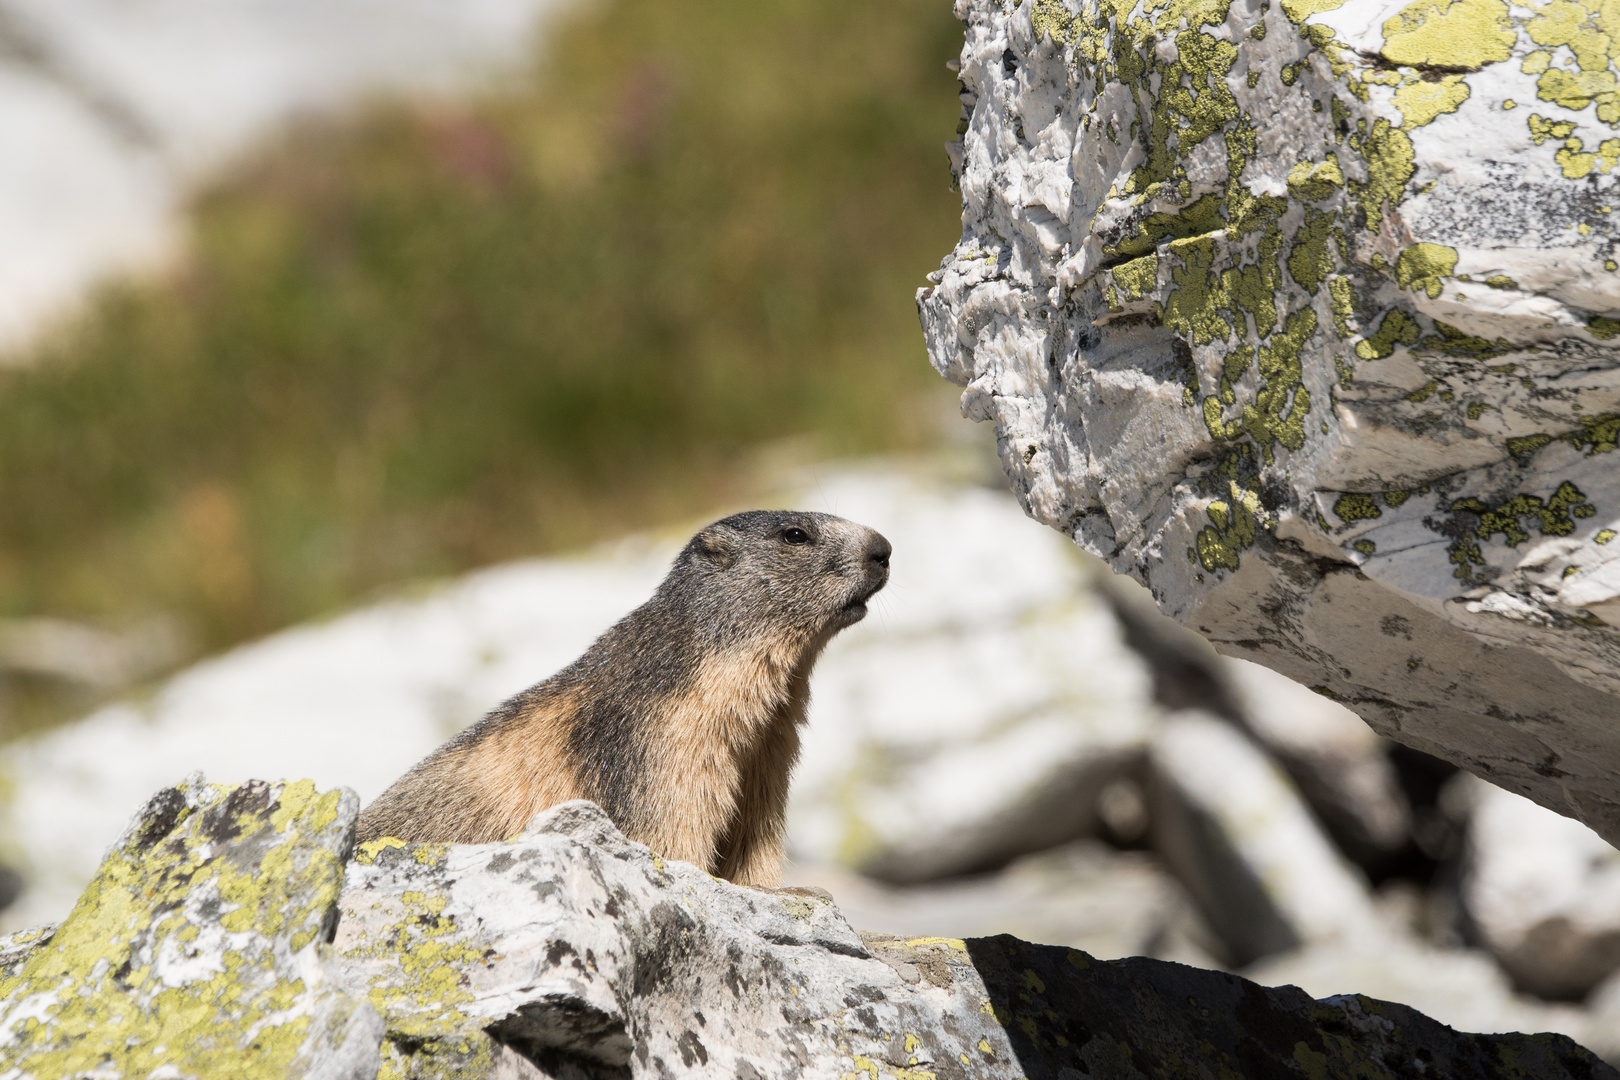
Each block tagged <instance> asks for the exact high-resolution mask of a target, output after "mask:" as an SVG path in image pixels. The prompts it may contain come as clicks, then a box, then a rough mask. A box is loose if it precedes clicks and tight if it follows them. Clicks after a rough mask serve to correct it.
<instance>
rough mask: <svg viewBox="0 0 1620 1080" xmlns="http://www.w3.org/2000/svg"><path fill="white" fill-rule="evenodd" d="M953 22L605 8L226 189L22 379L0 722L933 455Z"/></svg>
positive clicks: (348, 120)
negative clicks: (414, 594)
mask: <svg viewBox="0 0 1620 1080" xmlns="http://www.w3.org/2000/svg"><path fill="white" fill-rule="evenodd" d="M147 6H148V7H152V6H154V5H151V4H149V5H147ZM169 6H170V7H174V6H175V5H174V4H172V3H171V4H170V5H169ZM959 38H960V27H959V24H957V23H956V22H955V20H953V19H952V17H951V15H950V11H949V5H948V4H944V3H941V2H938V0H895V2H892V3H886V4H880V5H872V4H857V3H851V2H847V0H817V2H814V3H811V2H803V0H775V2H770V3H759V2H747V3H743V2H731V0H727V2H718V3H709V4H693V5H671V4H659V3H653V2H650V0H601V2H595V3H591V4H588V5H585V6H582V7H579V8H577V9H575V10H573V11H571V12H569V13H565V14H560V15H558V16H556V17H554V18H552V19H550V20H548V21H546V23H545V26H544V28H543V30H542V31H541V32H540V33H539V34H537V35H536V37H535V40H536V44H535V45H534V47H533V56H532V58H531V59H530V60H529V61H528V62H527V63H526V64H523V65H520V66H519V68H520V70H518V71H517V72H515V73H514V72H511V71H508V72H507V73H505V74H504V75H502V76H498V77H491V78H489V79H486V80H485V82H486V84H487V85H486V86H485V87H483V88H482V89H481V90H479V91H478V92H475V93H472V94H463V95H460V96H453V95H447V94H443V93H437V94H433V95H432V96H431V97H428V99H427V100H425V101H424V100H422V98H421V96H420V95H419V96H418V97H417V99H416V100H415V101H414V102H412V101H410V100H409V99H407V100H406V101H394V102H392V103H390V102H389V101H386V100H372V101H369V102H367V103H365V104H362V105H358V106H356V105H353V104H351V105H349V106H348V107H345V108H342V109H339V110H336V111H333V110H328V111H327V113H326V114H325V115H323V116H317V117H312V118H306V119H303V120H300V121H298V122H294V123H292V124H290V125H287V126H284V127H282V128H281V129H279V130H278V131H277V132H276V133H275V134H274V136H273V137H271V138H270V139H269V140H268V144H267V145H261V146H259V147H257V148H255V149H253V150H252V151H250V152H249V153H247V154H245V155H239V156H238V157H237V159H236V160H234V161H232V162H231V163H229V164H228V165H227V166H226V167H224V168H223V171H219V170H216V171H215V173H214V174H213V175H212V178H211V179H209V180H208V181H207V182H206V184H205V186H204V187H203V188H202V190H201V191H200V192H199V193H197V194H195V195H194V196H193V197H192V198H191V200H190V202H189V206H188V228H189V234H190V235H189V241H188V250H187V252H186V254H184V255H182V256H181V258H180V259H178V260H177V261H175V262H174V263H173V266H174V268H173V269H171V270H169V271H166V272H163V273H160V274H156V275H154V274H151V273H148V274H145V275H142V276H137V277H135V278H133V279H126V280H124V281H122V282H119V283H115V284H110V285H106V286H104V287H103V288H101V290H100V291H99V292H98V293H97V294H96V295H95V296H94V297H93V299H92V300H91V301H90V302H89V303H88V304H87V305H85V306H84V308H83V309H82V310H81V311H80V312H79V313H78V315H77V316H76V317H74V318H71V319H67V320H65V321H59V322H58V323H57V324H56V325H55V326H54V327H53V328H52V329H51V330H50V331H48V332H47V333H45V334H44V335H43V336H39V335H36V336H35V339H34V340H33V341H32V342H31V343H29V344H28V345H26V346H23V347H20V348H18V349H15V350H13V354H12V355H11V356H10V357H9V358H8V359H9V365H8V367H7V369H6V370H3V371H0V506H3V507H4V508H5V509H4V512H3V513H0V619H4V620H7V622H5V623H0V663H3V662H4V661H5V660H6V659H7V658H9V660H10V663H9V665H7V666H8V667H9V672H8V673H7V677H6V678H5V679H4V681H3V682H0V686H3V688H4V692H5V699H4V700H3V701H0V737H5V736H15V735H17V734H20V733H22V732H24V731H27V730H31V729H35V728H38V727H40V726H42V725H47V724H49V723H51V722H53V721H55V720H57V719H61V718H63V717H64V716H66V715H69V714H71V713H72V712H73V711H75V710H77V709H80V708H82V707H83V706H84V705H85V704H87V703H88V700H90V699H91V698H93V696H94V695H95V694H96V693H97V692H98V691H103V690H106V689H110V688H117V687H118V686H120V685H122V684H123V683H127V681H128V678H129V677H130V676H131V675H132V674H139V675H151V674H155V673H157V671H159V670H162V669H163V668H166V667H172V666H174V665H175V664H176V663H178V662H179V661H181V660H183V659H187V658H189V657H192V656H196V655H200V654H202V653H206V652H213V651H217V650H218V649H220V648H223V647H225V646H228V645H231V644H233V643H236V642H239V641H242V640H244V639H246V638H249V637H252V636H256V635H259V634H263V633H265V632H267V631H269V630H272V629H275V628H277V627H280V626H284V625H287V624H289V623H292V622H295V621H298V620H301V619H307V618H309V617H311V616H316V615H321V614H324V613H329V612H333V611H336V610H339V609H341V608H343V607H344V606H345V605H348V604H352V603H353V602H355V601H356V600H358V599H360V598H362V597H366V596H370V595H372V594H374V593H375V592H376V591H377V590H378V589H381V588H387V587H395V586H398V585H400V584H402V583H408V582H412V581H418V580H424V579H428V578H433V577H438V576H442V575H445V574H450V573H454V572H456V571H459V570H463V569H466V568H468V567H472V566H477V565H481V564H485V563H489V562H493V561H497V560H501V559H508V558H512V557H514V556H518V555H525V554H532V553H536V552H544V551H551V550H556V549H558V548H562V547H566V546H570V545H578V544H581V543H584V542H587V541H590V540H593V539H597V538H600V537H604V536H607V535H611V534H613V533H615V532H618V531H622V530H625V529H627V528H632V527H637V526H645V525H647V524H650V523H653V522H659V521H665V520H670V519H671V518H678V519H684V518H687V517H690V516H693V515H694V514H698V513H700V512H701V511H703V510H706V509H709V508H713V507H716V506H720V505H723V504H727V503H729V502H730V501H734V500H735V499H737V498H738V497H740V496H741V495H742V494H743V493H744V492H746V491H747V490H748V489H749V487H750V484H754V483H756V480H755V479H754V478H755V477H756V475H757V470H758V467H759V465H760V464H761V462H762V461H764V462H777V461H780V460H782V459H787V460H790V461H791V460H803V459H806V458H809V457H814V456H817V455H822V454H850V453H865V452H871V451H876V450H893V449H899V448H915V447H917V446H919V445H922V444H923V443H925V442H927V441H928V440H929V439H930V438H932V437H933V435H934V432H935V418H936V416H937V415H938V413H939V412H940V410H939V409H938V408H937V401H938V399H939V397H940V396H941V395H942V393H943V392H942V389H941V388H940V387H939V386H938V385H936V384H937V380H936V379H935V378H934V377H933V376H932V375H931V374H930V372H929V370H928V367H927V364H926V361H925V358H924V354H923V349H922V343H921V340H920V336H919V334H918V331H917V326H916V317H915V311H914V306H913V300H912V293H913V292H914V290H915V289H916V287H917V286H918V285H920V284H921V283H922V278H923V275H924V274H926V273H927V272H928V271H929V270H931V269H933V268H934V266H936V265H937V263H938V259H939V257H940V255H941V254H942V253H943V252H945V251H946V250H948V249H949V247H950V246H951V245H952V244H953V243H954V241H955V238H956V234H957V232H958V229H959V224H958V222H959V205H958V202H957V199H956V196H955V195H954V194H953V193H952V192H951V191H950V190H949V184H950V177H949V172H948V167H947V164H946V161H945V157H944V155H943V153H942V150H941V143H942V142H943V140H944V139H946V138H948V137H949V135H950V132H951V130H952V125H953V124H954V122H955V117H956V112H957V105H956V100H955V82H954V80H953V79H952V77H951V75H950V74H949V73H948V72H947V71H946V69H945V62H946V60H947V59H949V58H950V57H952V56H953V55H954V54H955V52H956V50H957V49H958V48H959ZM944 396H946V397H947V398H948V394H946V395H944ZM41 617H47V618H49V619H52V620H67V621H68V624H69V625H65V626H64V625H63V624H61V623H58V622H45V623H41V622H38V621H37V620H39V619H40V618H41ZM19 620H23V621H19ZM28 620H33V621H28ZM98 647H99V648H100V650H101V653H100V654H97V653H96V649H97V648H98ZM86 650H89V653H90V654H95V655H101V654H106V658H105V662H104V663H101V664H100V665H99V666H97V665H96V664H95V663H92V662H90V661H89V660H88V659H87V652H86Z"/></svg>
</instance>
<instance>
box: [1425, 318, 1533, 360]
mask: <svg viewBox="0 0 1620 1080" xmlns="http://www.w3.org/2000/svg"><path fill="white" fill-rule="evenodd" d="M1434 328H1435V329H1436V330H1438V331H1439V333H1438V334H1430V335H1429V336H1428V337H1425V338H1423V339H1422V340H1421V341H1420V342H1418V347H1419V348H1421V349H1427V350H1429V351H1430V352H1439V353H1445V354H1447V355H1448V356H1471V357H1473V358H1474V359H1476V360H1488V359H1490V358H1491V357H1493V356H1501V355H1502V354H1503V353H1507V352H1512V351H1513V346H1512V345H1511V344H1509V343H1508V341H1507V339H1506V338H1497V339H1496V340H1495V341H1489V340H1487V339H1485V338H1482V337H1475V336H1474V335H1472V334H1469V333H1467V332H1466V331H1463V330H1459V329H1457V328H1456V327H1455V326H1451V325H1448V324H1447V323H1443V322H1439V321H1436V322H1435V324H1434Z"/></svg>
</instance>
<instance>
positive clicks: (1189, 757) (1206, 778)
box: [1151, 712, 1378, 966]
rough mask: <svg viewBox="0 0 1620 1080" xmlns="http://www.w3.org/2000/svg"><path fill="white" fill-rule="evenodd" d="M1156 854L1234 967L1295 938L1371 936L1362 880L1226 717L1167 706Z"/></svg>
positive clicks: (1157, 773)
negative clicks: (1196, 907) (1176, 710)
mask: <svg viewBox="0 0 1620 1080" xmlns="http://www.w3.org/2000/svg"><path fill="white" fill-rule="evenodd" d="M1152 764H1153V770H1154V779H1155V782H1154V785H1153V794H1152V801H1151V805H1152V811H1151V820H1152V839H1153V847H1154V850H1155V851H1156V852H1157V853H1158V854H1159V856H1160V857H1161V858H1163V859H1164V860H1165V862H1166V863H1167V864H1168V865H1169V867H1170V869H1171V870H1172V871H1173V872H1174V873H1175V874H1176V876H1177V877H1178V878H1180V879H1181V881H1182V883H1183V884H1184V885H1185V886H1186V887H1187V890H1188V892H1190V893H1191V894H1192V896H1193V898H1194V899H1195V900H1197V902H1198V904H1199V907H1200V909H1201V910H1202V912H1203V915H1204V918H1205V920H1206V921H1207V922H1208V923H1209V926H1210V929H1211V930H1213V931H1214V932H1215V934H1216V935H1217V937H1219V938H1220V940H1221V942H1222V944H1223V945H1224V946H1225V948H1226V952H1227V960H1228V962H1229V963H1232V964H1235V965H1238V966H1242V965H1244V964H1248V963H1251V962H1253V961H1254V960H1256V959H1258V958H1260V957H1263V956H1268V955H1271V954H1273V953H1280V952H1285V951H1287V950H1289V949H1293V948H1296V947H1298V946H1300V945H1303V944H1309V943H1317V942H1324V941H1337V940H1341V939H1345V940H1363V939H1368V938H1370V937H1373V936H1375V935H1376V934H1377V932H1378V923H1377V917H1376V915H1375V913H1374V910H1373V907H1372V901H1371V897H1370V896H1369V894H1368V891H1367V883H1366V881H1365V880H1364V879H1363V878H1362V877H1361V875H1360V872H1359V871H1357V870H1356V869H1355V868H1354V867H1352V866H1350V865H1349V864H1348V863H1347V862H1346V861H1345V859H1344V857H1343V856H1342V855H1340V854H1339V853H1338V851H1336V850H1335V849H1334V848H1333V845H1332V844H1331V843H1329V842H1328V839H1327V837H1325V836H1324V835H1323V834H1322V832H1321V829H1320V828H1319V827H1318V826H1317V824H1316V822H1315V820H1314V819H1313V818H1312V817H1311V814H1310V811H1309V810H1308V809H1307V808H1306V806H1305V804H1304V802H1303V801H1301V799H1300V797H1299V793H1298V791H1297V790H1296V789H1295V788H1294V785H1293V783H1292V782H1291V781H1290V780H1289V779H1288V777H1287V775H1286V774H1285V773H1283V771H1282V770H1281V768H1279V767H1278V766H1277V765H1276V764H1275V763H1274V762H1272V761H1271V760H1270V759H1269V758H1267V757H1266V756H1265V754H1264V753H1262V752H1261V751H1260V749H1259V748H1258V747H1257V746H1255V745H1254V743H1253V742H1251V741H1250V740H1249V739H1248V738H1247V737H1246V736H1244V735H1243V734H1242V733H1241V732H1239V731H1237V730H1236V729H1235V728H1234V727H1232V725H1230V724H1228V723H1226V722H1225V721H1223V720H1218V719H1216V718H1215V717H1213V716H1209V715H1206V714H1200V713H1191V712H1183V713H1176V714H1175V715H1174V716H1172V717H1171V718H1170V719H1169V721H1167V722H1166V724H1165V725H1164V727H1163V728H1162V729H1161V730H1160V732H1159V733H1158V735H1157V737H1156V738H1155V740H1154V744H1153V751H1152Z"/></svg>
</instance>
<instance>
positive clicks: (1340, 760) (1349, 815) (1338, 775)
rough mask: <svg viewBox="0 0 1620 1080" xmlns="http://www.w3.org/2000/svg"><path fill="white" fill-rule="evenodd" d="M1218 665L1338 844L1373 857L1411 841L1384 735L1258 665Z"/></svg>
mask: <svg viewBox="0 0 1620 1080" xmlns="http://www.w3.org/2000/svg"><path fill="white" fill-rule="evenodd" d="M1221 670H1222V672H1223V674H1224V675H1225V676H1226V681H1227V683H1228V685H1229V686H1230V687H1231V688H1232V690H1233V693H1234V696H1235V697H1236V699H1237V703H1238V705H1239V707H1240V708H1241V709H1242V711H1243V716H1244V719H1245V720H1246V721H1247V723H1248V726H1249V729H1250V731H1251V732H1252V733H1253V734H1254V735H1255V737H1256V738H1258V739H1259V740H1260V742H1261V744H1262V745H1263V746H1265V748H1266V749H1267V750H1269V751H1270V752H1271V753H1273V754H1274V755H1276V756H1277V758H1278V759H1279V760H1280V761H1281V762H1282V764H1283V766H1284V768H1286V769H1287V770H1288V774H1289V776H1291V777H1292V778H1293V780H1294V783H1295V784H1297V785H1298V786H1299V789H1300V794H1302V795H1303V796H1304V797H1305V801H1306V802H1307V803H1309V804H1310V806H1311V808H1312V809H1313V810H1314V811H1316V813H1317V815H1318V816H1319V817H1320V818H1321V819H1322V821H1323V824H1324V825H1326V826H1327V828H1328V831H1329V833H1330V834H1331V835H1332V836H1333V838H1334V839H1335V840H1336V841H1337V842H1338V843H1339V845H1340V847H1342V848H1343V849H1345V850H1346V851H1347V852H1348V853H1349V854H1351V855H1352V856H1354V857H1355V858H1356V859H1357V860H1358V861H1365V862H1376V861H1377V860H1378V858H1379V857H1381V856H1383V857H1387V856H1389V855H1391V854H1392V853H1394V852H1396V851H1398V850H1399V849H1400V848H1401V847H1402V846H1403V845H1404V844H1405V843H1406V841H1407V838H1408V836H1409V835H1410V832H1411V827H1412V820H1411V809H1410V807H1409V806H1408V805H1407V801H1406V795H1405V794H1404V793H1403V792H1402V791H1401V787H1400V782H1399V780H1398V778H1397V777H1396V775H1395V767H1394V766H1393V765H1392V764H1391V763H1390V760H1389V755H1388V754H1387V753H1386V752H1385V746H1386V744H1385V742H1384V740H1383V739H1382V738H1380V737H1379V736H1378V734H1377V733H1376V732H1375V731H1373V729H1372V728H1370V727H1368V726H1367V725H1366V723H1365V722H1363V721H1362V719H1361V717H1359V716H1357V715H1356V714H1355V713H1353V712H1351V711H1350V710H1349V709H1346V708H1345V707H1344V706H1343V705H1340V704H1338V703H1336V702H1333V701H1329V700H1328V699H1327V698H1325V697H1323V696H1322V695H1320V694H1315V693H1312V692H1311V691H1310V690H1307V689H1306V688H1305V687H1303V686H1301V685H1299V684H1298V683H1296V682H1294V681H1293V680H1292V679H1289V678H1287V677H1286V676H1283V675H1279V674H1277V673H1276V672H1275V671H1272V670H1271V669H1270V668H1263V667H1261V666H1260V665H1259V664H1251V663H1249V662H1248V661H1247V660H1232V659H1228V660H1225V661H1224V662H1223V663H1222V665H1221Z"/></svg>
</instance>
